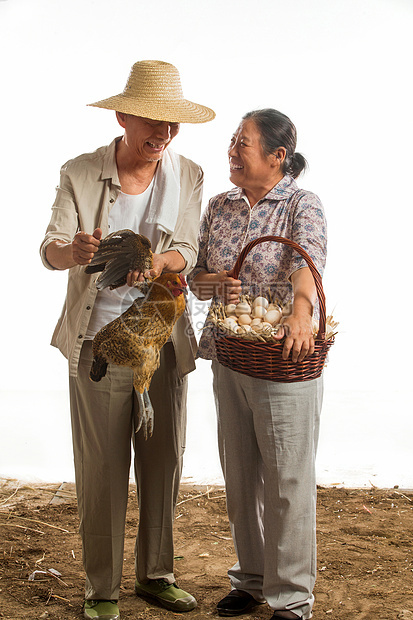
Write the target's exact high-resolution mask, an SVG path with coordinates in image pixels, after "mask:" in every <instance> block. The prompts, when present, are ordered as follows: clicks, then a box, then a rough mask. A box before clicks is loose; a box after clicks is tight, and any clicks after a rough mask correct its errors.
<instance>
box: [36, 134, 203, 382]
mask: <svg viewBox="0 0 413 620" xmlns="http://www.w3.org/2000/svg"><path fill="white" fill-rule="evenodd" d="M118 140H120V138H116V139H115V140H114V141H113V142H112V143H111V144H110V145H109V146H104V147H101V148H99V149H97V151H95V152H93V153H86V154H84V155H80V156H79V157H76V158H75V159H72V160H70V161H69V162H67V163H66V164H65V165H64V166H63V167H62V169H61V171H60V184H59V186H58V187H57V194H56V199H55V202H54V204H53V207H52V217H51V220H50V223H49V226H48V228H47V231H46V236H45V238H44V240H43V242H42V244H41V247H40V254H41V257H42V261H43V264H44V265H45V267H47V268H48V269H53V267H52V266H51V265H50V263H48V261H47V259H46V248H47V246H48V244H49V243H51V242H52V241H56V240H61V241H65V242H68V243H70V242H71V241H72V239H73V237H74V235H75V234H76V232H78V231H80V230H82V231H85V232H88V233H90V234H91V233H92V232H93V231H94V230H95V228H97V227H100V228H101V229H102V231H103V236H104V237H105V236H106V235H107V234H109V228H108V215H109V211H110V209H111V207H112V206H113V204H114V203H115V201H116V199H117V197H118V194H119V192H120V182H119V177H118V171H117V166H116V159H115V150H116V142H117V141H118ZM179 158H180V167H181V188H180V200H179V213H178V220H177V223H176V226H175V230H174V232H173V234H167V233H166V232H164V231H161V235H160V239H159V243H158V245H157V247H156V248H155V252H156V253H157V254H161V253H162V252H165V251H166V250H172V249H173V250H177V251H178V252H180V254H182V256H183V257H184V259H185V261H186V266H185V269H184V270H183V272H182V273H184V274H186V273H189V272H190V271H191V270H192V269H193V267H194V266H195V264H196V259H197V253H198V244H197V236H198V229H199V218H200V212H201V199H202V186H203V172H202V170H201V168H200V167H199V166H198V165H197V164H195V163H194V162H192V161H191V160H189V159H186V158H185V157H183V156H182V155H180V156H179ZM95 280H96V274H92V275H87V274H85V272H84V267H83V266H80V265H79V266H76V267H72V268H71V269H69V276H68V286H67V295H66V300H65V303H64V306H63V310H62V314H61V316H60V318H59V321H58V323H57V325H56V328H55V331H54V334H53V337H52V342H51V344H52V345H53V346H55V347H57V348H58V349H59V350H60V351H61V352H62V353H63V355H64V356H65V357H66V358H67V359H68V361H69V374H70V375H71V376H76V374H77V366H78V362H79V356H80V350H81V348H82V344H83V338H84V334H85V333H86V330H87V326H88V323H89V319H90V316H91V312H92V309H93V305H94V303H95V299H96V295H97V289H96V286H95ZM172 342H173V345H174V348H175V355H176V361H177V367H178V372H179V374H180V375H181V376H184V375H186V374H187V373H189V372H191V371H192V370H194V369H195V362H194V359H195V353H196V348H197V344H196V339H195V336H194V333H193V329H192V325H191V322H190V317H189V312H188V311H185V314H183V315H182V316H181V318H180V319H179V320H178V322H177V324H176V325H175V327H174V330H173V333H172Z"/></svg>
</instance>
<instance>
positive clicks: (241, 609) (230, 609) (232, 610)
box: [217, 590, 261, 616]
mask: <svg viewBox="0 0 413 620" xmlns="http://www.w3.org/2000/svg"><path fill="white" fill-rule="evenodd" d="M256 605H261V603H259V602H258V601H256V600H255V598H254V597H253V596H251V594H248V592H244V590H231V592H230V593H229V594H228V596H225V597H224V598H223V599H221V600H220V601H219V603H218V605H217V610H218V615H219V616H241V614H246V613H247V611H249V610H250V609H252V608H253V607H256Z"/></svg>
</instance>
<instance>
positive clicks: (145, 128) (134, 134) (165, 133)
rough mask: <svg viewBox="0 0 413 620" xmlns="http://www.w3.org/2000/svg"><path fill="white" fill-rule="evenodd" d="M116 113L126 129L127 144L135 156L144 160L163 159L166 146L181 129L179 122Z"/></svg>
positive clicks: (125, 139) (125, 138)
mask: <svg viewBox="0 0 413 620" xmlns="http://www.w3.org/2000/svg"><path fill="white" fill-rule="evenodd" d="M116 115H117V118H118V122H119V124H120V125H121V127H123V128H124V129H125V135H124V138H123V139H124V141H125V144H126V145H127V147H128V148H129V149H130V150H131V152H132V153H133V154H134V156H135V158H136V159H137V160H139V161H142V162H155V161H159V160H160V159H162V156H163V154H164V151H165V149H166V147H167V146H168V144H170V142H171V140H172V139H173V138H174V137H175V136H176V135H177V133H178V131H179V123H170V122H168V121H155V120H152V119H150V118H144V117H142V116H132V115H131V114H120V113H119V112H117V114H116Z"/></svg>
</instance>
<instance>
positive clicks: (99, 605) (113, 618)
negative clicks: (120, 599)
mask: <svg viewBox="0 0 413 620" xmlns="http://www.w3.org/2000/svg"><path fill="white" fill-rule="evenodd" d="M83 615H84V617H85V618H86V620H89V619H90V618H94V620H120V614H119V607H118V604H117V601H92V600H90V601H87V600H86V601H85V606H84V613H83Z"/></svg>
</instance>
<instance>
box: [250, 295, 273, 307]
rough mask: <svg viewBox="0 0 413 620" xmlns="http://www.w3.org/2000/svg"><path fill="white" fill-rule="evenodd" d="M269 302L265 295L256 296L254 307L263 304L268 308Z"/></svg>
mask: <svg viewBox="0 0 413 620" xmlns="http://www.w3.org/2000/svg"><path fill="white" fill-rule="evenodd" d="M268 304H269V301H268V299H266V298H265V297H256V298H255V299H254V303H253V304H252V305H253V306H254V308H255V306H263V307H264V308H268Z"/></svg>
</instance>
